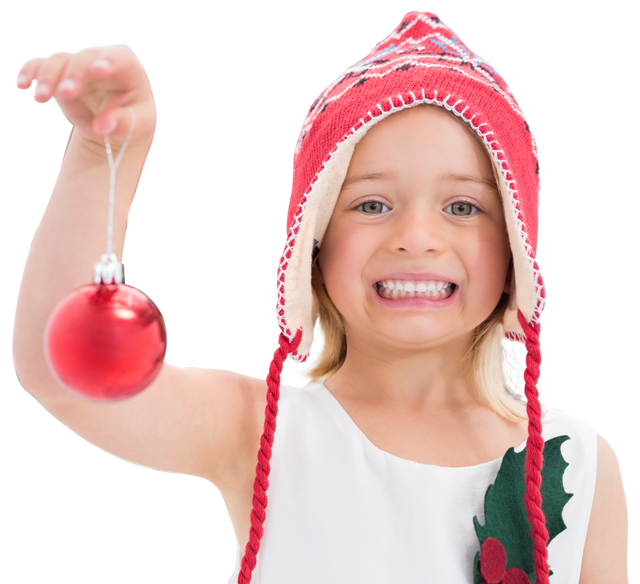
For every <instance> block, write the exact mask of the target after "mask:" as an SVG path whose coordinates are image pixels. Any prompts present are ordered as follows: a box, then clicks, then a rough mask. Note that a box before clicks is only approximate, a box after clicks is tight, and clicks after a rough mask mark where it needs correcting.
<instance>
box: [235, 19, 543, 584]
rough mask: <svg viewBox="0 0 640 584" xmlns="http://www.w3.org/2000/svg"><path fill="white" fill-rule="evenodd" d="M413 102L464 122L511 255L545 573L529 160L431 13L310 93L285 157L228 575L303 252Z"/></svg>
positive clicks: (264, 481)
mask: <svg viewBox="0 0 640 584" xmlns="http://www.w3.org/2000/svg"><path fill="white" fill-rule="evenodd" d="M420 104H431V105H436V106H440V107H443V108H445V109H447V110H448V111H449V112H451V113H452V114H453V115H455V116H457V117H458V118H460V119H461V120H462V121H464V122H465V123H467V124H468V125H469V128H471V130H473V132H475V133H476V135H477V136H478V137H479V139H480V140H481V141H482V143H483V144H484V145H485V148H486V150H487V152H488V154H489V156H490V158H491V160H492V162H493V164H494V166H495V169H496V171H497V172H496V175H497V176H498V183H499V184H498V187H499V190H500V194H501V196H502V201H503V208H504V213H505V221H506V225H507V232H508V235H509V242H510V245H511V251H512V256H513V267H514V270H513V273H514V275H513V282H512V286H511V295H510V296H511V298H510V302H509V305H508V308H507V310H506V312H505V315H504V321H503V325H504V330H505V334H506V336H507V337H508V338H510V339H512V340H519V341H522V342H525V343H526V345H527V351H528V355H527V369H526V371H525V394H526V396H527V400H528V403H527V411H528V415H529V439H528V441H527V463H526V468H527V475H526V481H527V491H526V492H527V494H526V498H525V505H526V507H527V510H528V513H529V521H530V523H531V525H532V536H533V538H534V550H535V561H536V580H537V583H538V584H540V583H546V582H548V567H547V561H546V558H547V548H546V543H547V540H548V534H547V530H546V528H545V523H544V515H543V514H542V511H541V498H540V492H539V487H540V480H541V479H540V470H541V468H542V450H543V448H544V441H543V440H542V437H541V431H542V424H541V412H540V404H539V400H538V393H537V389H536V382H537V379H538V376H539V363H540V351H539V341H538V335H539V319H540V314H541V312H542V309H543V306H544V302H545V293H544V285H543V282H542V277H541V275H540V271H539V269H538V265H537V263H536V257H535V254H536V243H537V231H538V189H539V181H538V158H537V152H536V145H535V141H534V139H533V136H532V135H531V132H530V130H529V126H528V124H527V122H526V120H525V118H524V115H523V113H522V111H521V110H520V107H519V106H518V104H517V102H516V100H515V98H514V96H513V94H512V93H511V91H510V89H509V87H508V86H507V84H506V83H505V81H504V79H503V78H502V77H501V76H500V74H499V73H498V72H497V71H496V70H495V69H494V68H493V67H491V65H489V63H487V62H486V61H485V60H484V59H482V58H481V57H479V56H478V55H476V54H475V53H473V52H472V51H470V50H469V49H468V48H467V47H466V46H465V45H464V44H463V43H462V41H460V39H459V38H458V37H457V36H456V35H455V34H454V33H453V31H451V29H449V28H448V27H447V26H445V25H444V24H443V23H442V22H441V21H440V19H439V18H438V17H437V16H435V15H434V14H430V13H427V12H411V13H409V14H407V15H406V16H405V17H404V18H403V20H402V22H401V23H400V25H399V26H398V27H397V28H396V29H395V30H394V31H393V32H392V33H391V34H390V35H389V36H388V37H387V38H386V39H384V40H383V41H382V42H380V43H378V45H376V46H375V48H374V49H373V51H371V53H369V55H367V56H366V57H365V58H364V59H363V60H361V61H358V62H357V63H356V64H355V65H353V66H352V67H350V68H349V69H347V70H346V71H345V72H344V73H342V75H340V77H338V79H337V80H336V81H335V82H334V83H332V84H331V85H330V86H329V87H328V88H327V89H326V90H325V91H324V92H323V93H322V94H321V95H320V97H318V99H317V100H316V101H315V102H314V104H313V105H312V106H311V109H310V110H309V114H308V115H307V118H306V119H305V121H304V124H303V126H302V131H301V133H300V137H299V139H298V143H297V146H296V151H295V158H294V175H293V191H292V194H291V201H290V204H289V213H288V234H287V242H286V245H285V249H284V252H283V255H282V258H281V260H280V265H279V268H278V320H279V323H280V328H281V330H282V334H281V337H280V347H279V349H278V351H276V354H275V356H274V360H273V362H272V364H271V368H270V373H269V377H268V379H267V382H268V386H269V392H268V396H267V410H266V417H265V433H264V435H263V437H262V442H261V448H260V452H259V455H258V466H257V476H256V481H255V485H254V506H253V507H254V508H253V512H252V517H251V525H252V527H251V535H250V541H249V543H248V544H247V548H246V551H245V556H244V558H243V561H242V569H241V573H240V577H239V580H238V581H239V582H240V583H241V584H244V583H248V582H249V581H250V580H251V572H252V570H253V567H254V566H255V561H256V554H257V553H258V550H259V547H260V539H261V537H262V524H263V522H264V518H265V507H266V503H267V497H266V490H267V488H268V474H269V459H270V457H271V445H272V443H273V433H274V431H275V416H276V414H277V399H278V395H279V385H280V371H281V369H282V363H283V361H284V359H286V357H287V355H289V354H291V355H292V356H293V358H294V359H296V360H298V361H304V360H305V359H306V358H307V356H308V354H309V350H310V347H311V343H312V341H313V327H314V323H315V320H316V317H317V308H316V307H317V303H316V302H315V301H314V292H313V290H312V287H311V269H312V259H313V258H314V257H315V254H316V253H317V251H318V249H319V247H320V246H321V245H322V239H323V236H324V233H325V231H326V229H327V225H328V224H329V220H330V218H331V214H332V212H333V209H334V206H335V203H336V200H337V198H338V195H339V193H340V189H341V186H342V183H343V181H344V178H345V176H346V174H347V169H348V167H349V162H350V160H351V156H352V155H353V152H354V149H355V147H356V145H357V144H358V142H359V141H360V140H361V139H362V137H363V136H364V135H365V134H366V132H367V131H368V130H369V129H370V128H371V127H372V126H373V125H374V124H377V123H378V122H380V121H381V120H384V119H385V118H386V117H387V116H389V115H391V114H394V113H396V112H399V111H401V110H403V109H407V108H410V107H413V106H417V105H420Z"/></svg>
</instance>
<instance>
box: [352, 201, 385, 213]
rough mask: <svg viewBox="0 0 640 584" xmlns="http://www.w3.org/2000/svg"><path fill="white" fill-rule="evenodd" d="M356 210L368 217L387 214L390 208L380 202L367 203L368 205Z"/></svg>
mask: <svg viewBox="0 0 640 584" xmlns="http://www.w3.org/2000/svg"><path fill="white" fill-rule="evenodd" d="M356 209H357V210H358V211H361V212H362V213H366V214H367V215H379V214H380V213H386V212H387V211H388V210H389V207H387V206H386V205H385V204H384V203H381V202H380V201H367V202H366V203H362V204H361V205H358V206H357V207H356Z"/></svg>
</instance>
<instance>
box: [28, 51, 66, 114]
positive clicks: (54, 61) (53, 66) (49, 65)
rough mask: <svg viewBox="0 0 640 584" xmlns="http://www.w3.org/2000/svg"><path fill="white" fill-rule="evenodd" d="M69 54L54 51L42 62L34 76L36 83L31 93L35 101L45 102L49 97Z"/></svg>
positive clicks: (58, 80)
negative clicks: (54, 52)
mask: <svg viewBox="0 0 640 584" xmlns="http://www.w3.org/2000/svg"><path fill="white" fill-rule="evenodd" d="M70 56H71V55H70V53H56V54H55V55H51V56H50V57H49V58H48V59H45V60H44V61H43V62H42V64H41V66H40V69H39V71H38V74H37V77H36V81H37V82H38V85H37V86H36V90H35V92H34V94H33V98H34V99H35V100H36V101H37V102H39V103H45V102H47V101H49V100H50V99H51V97H52V96H53V94H54V92H55V90H56V88H57V87H58V83H59V82H60V76H61V75H62V72H63V71H64V69H65V67H66V66H67V62H68V61H69V57H70Z"/></svg>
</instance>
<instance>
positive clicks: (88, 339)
mask: <svg viewBox="0 0 640 584" xmlns="http://www.w3.org/2000/svg"><path fill="white" fill-rule="evenodd" d="M166 349H167V333H166V329H165V325H164V319H163V318H162V315H161V314H160V311H159V310H158V307H157V306H156V305H155V304H154V303H153V302H152V301H151V299H150V298H149V297H147V296H146V295H145V294H143V293H142V292H141V291H140V290H138V289H137V288H133V287H131V286H127V285H125V284H91V285H88V286H82V287H80V288H77V289H76V290H74V291H73V292H71V293H70V294H69V295H67V296H65V297H64V298H63V299H62V300H61V301H60V303H59V304H58V305H57V306H56V307H55V308H54V310H53V312H52V313H51V316H50V317H49V321H48V323H47V329H46V333H45V352H46V354H47V358H48V363H49V367H50V368H51V370H52V371H53V373H54V374H55V376H56V377H57V379H58V381H59V382H60V383H61V384H62V385H63V386H64V387H66V388H67V389H69V390H71V391H73V392H75V393H78V394H80V395H82V396H84V397H87V398H90V399H93V400H97V401H116V400H121V399H124V398H127V397H131V396H133V395H135V394H137V393H139V392H141V391H142V390H143V389H144V388H145V387H147V386H148V385H149V384H150V383H151V382H152V381H153V379H154V378H155V377H156V375H157V374H158V372H159V371H160V368H161V367H162V363H163V361H164V355H165V352H166Z"/></svg>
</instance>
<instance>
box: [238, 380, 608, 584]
mask: <svg viewBox="0 0 640 584" xmlns="http://www.w3.org/2000/svg"><path fill="white" fill-rule="evenodd" d="M280 392H281V397H280V401H279V413H278V418H277V429H276V433H275V439H274V447H273V457H272V460H271V474H270V477H269V482H270V486H269V490H268V491H267V496H268V499H269V501H268V505H267V517H266V520H265V524H264V535H263V538H262V543H261V548H260V552H259V553H258V557H257V565H256V567H255V570H254V572H253V577H252V584H390V583H393V582H411V583H413V582H415V583H420V584H429V583H440V582H446V583H447V584H472V583H473V561H474V557H475V555H476V553H477V552H478V551H479V549H480V544H479V541H478V538H477V536H476V533H475V530H474V526H473V517H474V516H478V520H479V521H480V523H481V524H483V523H484V496H485V493H486V491H487V487H488V486H489V485H490V484H492V483H493V482H494V481H495V478H496V475H497V473H498V470H499V468H500V465H501V462H502V458H500V459H498V460H493V461H490V462H485V463H482V464H478V465H476V466H470V467H456V468H452V467H441V466H435V465H430V464H421V463H418V462H412V461H410V460H405V459H402V458H398V457H397V456H394V455H392V454H389V453H388V452H384V451H382V450H380V449H379V448H377V447H376V446H374V445H373V444H372V443H371V442H369V440H368V439H367V438H366V436H365V435H364V434H363V433H362V432H361V431H360V429H359V428H358V427H357V426H356V425H355V423H354V422H353V421H352V420H351V418H350V417H349V415H348V414H347V412H346V411H345V410H344V409H343V408H342V406H341V405H340V403H339V402H338V401H337V400H336V399H335V398H334V397H333V395H332V394H331V393H330V392H329V391H328V390H327V388H326V387H325V386H324V384H323V383H322V382H311V383H309V384H308V385H306V386H305V387H303V388H292V387H282V388H281V389H280ZM543 425H544V429H543V433H542V434H543V438H544V439H545V441H547V440H550V439H551V438H555V437H556V436H562V435H565V434H566V435H568V436H569V438H570V439H569V440H567V441H566V442H564V443H563V444H562V447H561V451H562V455H563V457H564V459H565V460H566V461H567V462H568V463H569V466H568V467H567V469H566V470H565V472H564V476H563V483H564V488H565V491H566V492H568V493H573V497H571V499H570V500H569V502H568V503H567V504H566V506H565V507H564V511H563V519H564V522H565V524H566V525H567V529H566V530H564V531H563V532H561V533H560V534H559V535H558V536H557V537H555V538H554V539H553V540H552V541H551V542H550V543H549V566H550V568H551V570H552V571H553V575H552V576H551V579H550V581H551V583H552V584H553V583H554V582H555V583H556V584H578V580H579V578H580V567H581V564H582V552H583V548H584V542H585V537H586V533H587V527H588V524H589V516H590V512H591V504H592V500H593V493H594V488H595V479H596V454H597V433H596V431H595V430H594V429H593V428H592V427H591V426H589V425H588V424H586V423H584V422H582V421H580V420H578V419H576V418H573V417H571V416H568V415H566V414H564V413H562V412H560V411H559V410H553V409H550V410H547V411H546V412H545V414H544V418H543ZM524 447H525V445H524V444H522V445H521V446H520V447H518V448H516V452H520V451H522V450H523V449H524ZM242 551H244V550H242ZM239 563H240V550H238V563H237V566H236V571H235V573H234V575H233V576H232V578H231V580H230V581H229V582H230V584H235V583H236V582H237V578H238V572H239V567H240V564H239Z"/></svg>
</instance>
